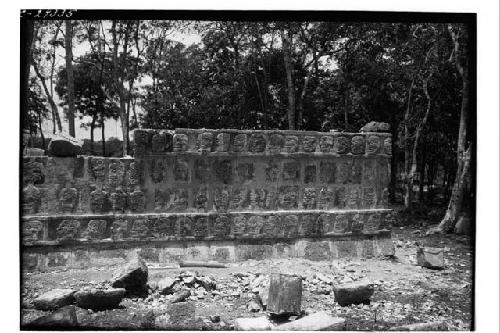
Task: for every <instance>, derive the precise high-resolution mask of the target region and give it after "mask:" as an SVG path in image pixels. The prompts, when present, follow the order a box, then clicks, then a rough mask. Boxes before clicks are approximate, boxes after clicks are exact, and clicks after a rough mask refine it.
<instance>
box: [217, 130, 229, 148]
mask: <svg viewBox="0 0 500 333" xmlns="http://www.w3.org/2000/svg"><path fill="white" fill-rule="evenodd" d="M230 140H231V136H230V135H229V134H228V133H219V134H217V138H216V140H215V145H216V151H220V152H223V151H228V150H229V143H230Z"/></svg>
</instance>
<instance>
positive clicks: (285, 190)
mask: <svg viewBox="0 0 500 333" xmlns="http://www.w3.org/2000/svg"><path fill="white" fill-rule="evenodd" d="M298 206H299V187H298V186H295V185H294V186H280V188H279V208H281V209H295V208H298Z"/></svg>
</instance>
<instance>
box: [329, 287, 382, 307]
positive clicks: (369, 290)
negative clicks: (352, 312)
mask: <svg viewBox="0 0 500 333" xmlns="http://www.w3.org/2000/svg"><path fill="white" fill-rule="evenodd" d="M333 292H334V295H335V301H336V302H337V303H338V304H339V305H340V306H347V305H351V304H361V303H364V304H368V303H369V302H370V297H371V296H372V295H373V292H374V289H373V285H372V284H370V283H367V282H351V283H346V284H343V285H340V286H336V287H334V288H333Z"/></svg>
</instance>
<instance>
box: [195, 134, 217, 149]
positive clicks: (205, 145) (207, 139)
mask: <svg viewBox="0 0 500 333" xmlns="http://www.w3.org/2000/svg"><path fill="white" fill-rule="evenodd" d="M213 141H214V134H213V133H211V132H204V133H201V134H199V135H198V147H199V150H200V151H201V152H209V151H211V150H212V143H213Z"/></svg>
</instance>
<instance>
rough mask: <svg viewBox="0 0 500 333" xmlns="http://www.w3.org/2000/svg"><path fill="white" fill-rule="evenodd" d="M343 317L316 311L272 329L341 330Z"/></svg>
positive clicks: (343, 322)
mask: <svg viewBox="0 0 500 333" xmlns="http://www.w3.org/2000/svg"><path fill="white" fill-rule="evenodd" d="M344 327H345V319H344V318H339V317H333V316H330V315H329V314H328V313H326V312H323V311H322V312H318V313H315V314H312V315H309V316H306V317H303V318H300V319H297V320H294V321H291V322H289V323H286V324H282V325H278V326H275V327H273V328H272V330H273V331H341V330H343V329H344Z"/></svg>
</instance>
